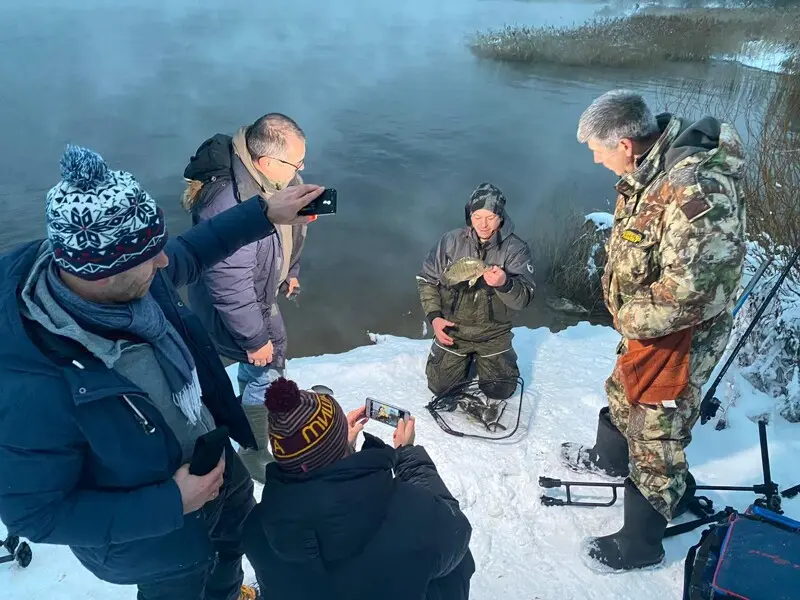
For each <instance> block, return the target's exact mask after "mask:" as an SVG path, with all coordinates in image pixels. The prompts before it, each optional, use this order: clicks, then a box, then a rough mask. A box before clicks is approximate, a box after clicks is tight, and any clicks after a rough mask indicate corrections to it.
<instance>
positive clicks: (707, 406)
mask: <svg viewBox="0 0 800 600" xmlns="http://www.w3.org/2000/svg"><path fill="white" fill-rule="evenodd" d="M798 257H800V247H798V248H797V249H796V250H795V252H794V254H793V255H792V257H791V258H790V259H789V261H788V262H787V263H786V266H785V267H784V268H783V270H782V271H781V274H780V277H778V280H777V281H776V282H775V285H773V286H772V289H771V290H770V291H769V294H767V297H766V298H765V299H764V302H762V303H761V306H759V307H758V311H756V315H755V316H754V317H753V320H752V321H751V322H750V325H748V326H747V329H746V330H745V332H744V334H743V335H742V337H741V338H739V342H738V343H737V344H736V347H735V348H734V349H733V352H731V355H730V356H729V357H728V360H726V361H725V364H724V365H723V366H722V370H721V371H720V372H719V374H718V375H717V377H716V378H715V379H714V381H713V383H712V384H711V387H709V388H708V391H707V392H706V394H705V396H703V400H702V402H701V403H700V424H701V425H705V424H706V423H707V422H708V421H710V420H711V419H713V418H714V417H715V416H716V415H717V410H719V407H720V405H721V402H720V401H719V399H718V398H717V397H716V396H715V394H716V393H717V387H718V386H719V384H720V383H722V378H723V377H725V373H727V372H728V369H729V368H730V366H731V365H732V364H733V361H734V360H735V359H736V356H737V355H738V354H739V351H740V350H741V349H742V348H743V347H744V343H745V342H746V341H747V338H748V337H749V336H750V334H751V333H752V332H753V329H755V327H756V325H757V324H758V322H759V321H760V320H761V317H762V315H763V314H764V311H765V310H767V306H769V304H770V302H772V299H773V298H774V297H775V294H777V293H778V289H779V288H780V287H781V284H783V281H784V279H786V277H787V276H788V275H789V272H790V271H791V270H792V267H794V264H795V262H797V259H798Z"/></svg>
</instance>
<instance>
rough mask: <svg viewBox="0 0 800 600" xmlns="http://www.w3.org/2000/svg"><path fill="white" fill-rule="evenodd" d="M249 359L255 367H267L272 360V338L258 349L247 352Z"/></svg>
mask: <svg viewBox="0 0 800 600" xmlns="http://www.w3.org/2000/svg"><path fill="white" fill-rule="evenodd" d="M247 360H248V361H250V364H251V365H253V366H255V367H266V366H267V365H268V364H269V363H271V362H272V340H270V341H268V342H267V343H266V344H264V345H263V346H261V348H259V349H258V350H254V351H252V352H250V351H249V350H248V352H247Z"/></svg>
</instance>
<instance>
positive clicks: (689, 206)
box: [681, 196, 711, 223]
mask: <svg viewBox="0 0 800 600" xmlns="http://www.w3.org/2000/svg"><path fill="white" fill-rule="evenodd" d="M681 210H682V211H683V214H684V215H686V218H687V219H689V222H690V223H691V222H692V221H696V220H697V219H699V218H700V217H702V216H704V215H706V214H707V213H708V212H709V211H710V210H711V204H710V203H709V202H708V200H706V199H705V198H703V197H702V196H695V197H694V198H692V199H691V200H689V201H688V202H685V203H683V204H682V205H681Z"/></svg>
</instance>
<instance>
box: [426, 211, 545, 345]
mask: <svg viewBox="0 0 800 600" xmlns="http://www.w3.org/2000/svg"><path fill="white" fill-rule="evenodd" d="M502 217H503V224H502V226H501V227H500V230H499V231H498V232H497V234H495V236H494V237H493V238H492V239H491V240H489V241H488V242H486V243H484V244H481V243H480V241H479V240H478V236H477V235H476V233H475V230H474V229H473V228H472V227H471V226H470V224H469V219H468V220H467V227H464V228H462V229H454V230H453V231H449V232H447V233H446V234H445V235H444V236H443V237H442V239H441V240H440V241H439V243H438V244H437V245H436V247H435V248H433V250H431V252H430V254H429V255H428V258H426V259H425V262H423V264H422V270H421V271H420V273H419V275H418V276H417V287H418V289H419V295H420V301H421V302H422V309H423V310H424V311H425V316H426V317H427V319H428V320H429V321H431V322H432V321H433V319H435V318H436V317H444V318H445V319H447V320H448V321H452V322H454V323H456V328H455V329H453V330H452V331H448V334H449V335H450V336H451V337H453V338H454V339H461V340H464V341H469V342H483V341H488V340H491V339H494V338H496V337H497V336H499V335H503V334H505V333H508V332H509V331H510V330H511V311H515V310H521V309H523V308H525V307H527V306H528V305H529V304H530V303H531V301H532V300H533V295H534V290H535V284H534V280H533V266H532V264H531V253H530V249H529V248H528V245H527V244H526V243H525V242H524V241H522V240H521V239H520V238H519V237H517V236H516V235H514V224H513V223H512V222H511V219H510V218H509V217H508V215H507V214H505V213H504V214H503V215H502ZM465 257H473V258H480V259H482V260H483V261H484V262H485V263H486V264H487V265H489V266H493V265H496V266H499V267H501V268H502V269H503V270H504V271H505V272H506V275H507V277H508V280H507V281H506V283H505V285H504V286H502V287H498V288H493V287H491V286H489V285H488V284H487V283H486V282H485V281H484V280H483V278H481V279H479V280H478V282H477V283H476V284H475V286H473V287H471V288H470V287H468V285H467V284H466V283H463V284H459V285H457V286H455V287H448V286H447V285H446V284H445V283H444V281H443V279H442V275H443V273H444V272H445V270H446V269H447V268H448V267H449V266H450V265H451V264H453V263H454V262H455V261H457V260H459V259H461V258H465Z"/></svg>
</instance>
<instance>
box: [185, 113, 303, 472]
mask: <svg viewBox="0 0 800 600" xmlns="http://www.w3.org/2000/svg"><path fill="white" fill-rule="evenodd" d="M305 154H306V137H305V134H304V133H303V130H302V129H300V127H299V126H298V125H297V123H295V122H294V121H293V120H292V119H291V118H289V117H287V116H286V115H283V114H280V113H269V114H266V115H264V116H263V117H261V118H259V119H258V120H257V121H256V122H255V123H253V124H252V125H249V126H245V127H242V128H240V129H239V131H237V132H236V133H235V134H234V135H233V136H228V135H224V134H216V135H214V136H213V137H211V138H209V139H207V140H206V141H205V142H203V144H202V145H201V146H200V147H199V148H198V149H197V151H196V153H195V155H194V156H193V157H192V158H191V159H190V161H189V164H188V165H187V167H186V169H185V171H184V174H183V175H184V178H185V179H186V181H187V188H186V191H185V192H184V194H183V206H184V208H185V209H186V210H187V211H189V212H190V213H191V215H192V222H193V224H197V223H200V222H202V221H206V220H208V219H211V218H212V217H213V216H214V215H217V214H219V213H221V212H224V211H226V210H228V209H230V208H233V207H234V206H236V205H237V204H239V203H240V202H244V201H245V200H247V199H248V198H251V197H252V196H255V195H259V196H262V197H264V198H269V197H270V196H272V195H273V194H274V193H275V192H277V191H278V190H281V189H284V188H285V187H287V186H290V185H298V184H301V183H302V180H301V179H300V175H299V174H298V172H299V171H301V170H302V169H303V166H304V161H305ZM278 233H279V235H277V236H269V237H266V238H264V239H261V240H258V241H257V242H255V243H252V244H249V245H247V246H245V247H244V248H242V249H240V250H239V251H237V252H235V253H234V254H233V255H231V256H230V257H229V258H228V259H227V260H225V261H222V262H221V263H218V264H217V265H215V266H214V267H212V268H210V269H208V270H207V271H206V272H205V273H204V274H203V277H202V278H201V279H200V280H199V281H198V282H197V283H195V284H194V285H192V286H191V287H190V288H189V296H188V297H189V302H190V304H191V306H192V309H193V310H194V311H195V312H196V313H197V315H198V316H199V317H200V319H201V320H202V322H203V325H204V326H205V327H206V329H207V330H208V331H209V333H210V334H211V338H212V340H213V341H214V344H215V345H216V348H217V351H218V352H219V353H220V354H221V355H222V356H225V357H226V358H229V359H231V360H234V361H237V362H238V363H239V372H238V379H239V391H240V392H241V394H242V406H243V408H244V410H245V413H246V415H247V418H248V420H249V421H250V425H251V427H252V429H253V433H254V434H255V436H256V441H257V443H258V449H257V450H252V449H248V450H245V449H240V451H239V454H240V456H241V457H242V460H243V461H244V463H245V465H246V466H247V469H248V471H250V474H251V476H252V477H253V478H254V479H255V480H256V481H260V482H262V483H263V481H264V469H265V467H266V464H267V462H270V461H271V460H272V456H271V455H270V454H269V452H268V450H267V447H268V443H267V413H266V407H265V406H264V394H265V393H266V390H267V388H268V387H269V385H270V383H271V382H272V381H274V380H275V379H277V378H278V377H281V376H282V375H284V371H285V363H286V328H285V326H284V322H283V317H282V316H281V312H280V309H279V307H278V295H279V294H281V293H283V294H285V295H286V296H287V297H292V296H293V295H294V294H296V293H297V292H298V291H299V282H298V273H299V258H300V253H301V251H302V248H303V244H304V242H305V236H306V228H305V225H299V226H281V227H279V228H278Z"/></svg>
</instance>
